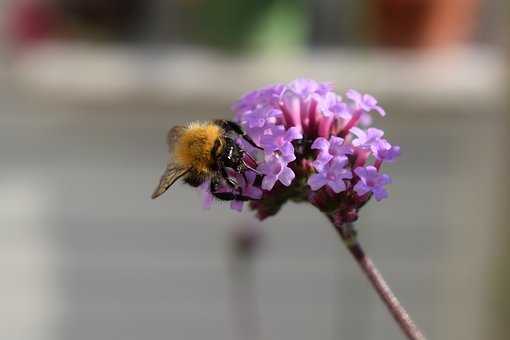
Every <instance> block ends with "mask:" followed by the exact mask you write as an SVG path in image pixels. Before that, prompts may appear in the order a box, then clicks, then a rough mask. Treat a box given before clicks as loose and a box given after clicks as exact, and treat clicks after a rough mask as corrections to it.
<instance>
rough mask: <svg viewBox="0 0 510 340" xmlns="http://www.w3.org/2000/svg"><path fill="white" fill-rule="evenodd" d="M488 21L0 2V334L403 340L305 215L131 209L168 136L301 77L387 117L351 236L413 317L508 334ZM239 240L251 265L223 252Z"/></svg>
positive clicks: (428, 8)
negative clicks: (385, 177) (381, 185)
mask: <svg viewBox="0 0 510 340" xmlns="http://www.w3.org/2000/svg"><path fill="white" fill-rule="evenodd" d="M508 9H509V5H508V4H507V3H506V1H503V0H492V1H488V0H487V1H482V0H363V1H349V0H338V1H334V0H315V1H312V0H297V1H291V0H258V1H257V0H245V1H240V0H238V1H235V0H214V1H213V0H0V41H1V43H0V78H1V79H0V129H1V132H0V150H1V151H0V155H1V165H0V169H1V170H0V212H1V213H0V221H1V222H0V269H1V279H0V297H1V299H0V300H1V301H2V304H1V305H0V316H1V320H2V321H1V322H0V338H1V339H6V340H7V339H8V340H21V339H23V340H36V339H37V340H39V339H43V340H45V339H51V340H55V339H56V340H68V339H69V340H70V339H72V340H80V339H83V340H90V339H123V340H129V339H142V338H143V339H205V338H207V339H233V340H244V339H275V340H276V339H278V340H284V339H293V340H298V339H374V340H375V339H377V340H381V339H401V338H402V336H401V334H400V333H399V330H398V328H397V326H396V325H395V323H394V322H393V320H392V319H391V317H390V316H389V315H388V314H387V313H386V311H385V309H384V306H383V305H382V303H381V302H380V300H379V299H378V297H377V296H376V295H375V294H374V292H373V291H372V290H371V289H370V288H369V285H368V282H367V281H366V279H365V278H364V277H363V276H362V274H361V272H360V271H359V269H358V268H357V267H356V265H355V264H354V262H353V261H352V259H351V258H350V256H349V254H348V253H347V251H345V249H344V247H343V245H342V244H341V243H340V242H339V240H338V239H337V237H336V234H335V233H334V231H333V230H332V228H331V227H330V226H329V225H328V223H327V222H326V220H325V219H324V218H323V217H322V216H321V215H320V214H319V213H318V212H317V211H315V210H314V209H313V208H312V207H309V206H298V205H295V204H289V205H288V206H286V207H285V208H284V209H283V211H281V212H280V214H279V215H278V216H277V217H275V218H272V219H270V220H267V221H266V222H264V223H262V224H257V223H256V222H255V221H254V219H253V217H252V216H251V215H252V214H251V213H250V212H245V213H243V214H238V213H236V212H233V211H230V210H229V209H227V207H225V206H224V205H222V204H218V205H217V206H216V207H214V208H213V209H212V210H209V211H203V210H202V209H201V199H200V195H199V194H198V193H197V192H194V191H193V190H190V189H189V188H187V187H185V186H183V185H177V186H176V187H175V188H174V189H173V190H172V191H171V192H169V193H168V194H167V195H165V196H163V197H162V198H161V199H159V200H157V201H151V200H150V199H149V195H150V193H151V192H152V190H153V189H154V187H155V185H156V183H157V181H158V179H159V176H160V175H161V173H162V171H163V169H164V166H165V163H166V157H167V151H166V150H167V148H166V145H165V134H166V131H167V130H168V129H169V128H170V127H171V126H173V125H175V124H178V123H183V122H186V121H190V120H195V119H209V118H229V117H231V116H232V113H231V111H230V109H229V108H230V104H231V103H232V102H233V101H234V100H236V99H237V98H239V97H240V96H241V95H242V94H243V93H244V92H246V91H249V90H251V89H254V88H257V87H260V86H263V85H265V84H268V83H272V82H287V81H290V80H293V79H294V78H297V77H310V78H314V79H316V80H319V81H332V82H334V83H335V84H336V88H337V89H338V91H340V92H345V90H347V89H349V88H355V89H359V90H362V91H365V92H368V93H371V94H373V95H374V96H376V97H377V98H378V99H379V100H380V102H381V103H382V105H383V106H384V107H385V109H386V111H387V112H388V113H389V114H388V117H387V119H385V120H379V121H377V122H376V124H378V125H380V126H382V127H383V128H384V129H385V131H386V133H387V134H388V136H390V138H391V140H392V141H393V142H395V143H397V144H400V145H401V146H402V149H403V156H402V157H401V159H400V161H399V162H398V163H397V164H396V165H394V166H389V167H388V168H387V170H388V172H389V173H390V174H391V175H392V176H393V177H394V184H393V185H392V186H391V188H390V192H391V193H390V199H388V200H387V201H384V202H383V203H382V204H375V202H372V203H370V204H369V205H368V206H367V207H366V208H364V210H363V214H362V218H361V219H360V221H359V223H358V227H359V230H360V235H361V236H360V238H361V242H362V244H364V245H365V247H366V250H367V252H368V253H369V254H370V255H371V256H372V257H373V258H374V260H375V262H376V263H377V264H378V265H379V267H380V270H381V271H382V273H383V274H384V275H385V277H386V278H387V280H388V281H389V283H390V285H392V287H393V288H394V290H395V292H396V294H397V295H398V296H399V297H400V299H401V300H402V302H403V304H404V305H405V306H406V307H407V309H408V311H409V312H410V314H411V315H412V316H413V317H414V319H415V321H416V322H417V323H418V324H419V325H420V326H421V328H422V329H423V330H424V332H425V334H427V335H428V337H429V338H430V339H464V340H469V339H508V338H509V337H510V336H509V335H508V322H510V298H509V297H508V292H507V289H508V286H509V284H510V270H509V267H510V266H509V264H510V251H509V250H508V249H507V248H508V244H509V241H510V233H509V231H508V220H507V215H508V208H509V206H508V192H509V191H508V189H510V188H509V186H510V185H509V183H510V181H509V180H508V175H507V172H508V170H507V169H508V165H509V160H508V151H507V149H506V148H507V147H508V141H507V140H506V139H505V138H507V137H508V135H509V124H508V120H509V111H508V102H507V100H506V98H507V93H508V77H507V75H508V69H509V67H510V59H509V54H508V48H507V47H508V45H507V44H506V37H507V36H508V32H509V30H508V28H509V27H508V24H507V23H508V18H507V17H505V13H506V11H508ZM243 228H248V229H246V230H245V229H243ZM233 230H235V231H233ZM239 231H241V234H238V232H239ZM244 232H247V233H248V234H249V235H248V236H250V235H252V234H250V233H255V234H256V235H258V236H257V237H256V239H257V240H258V239H259V237H261V235H260V234H263V235H264V237H263V243H262V247H261V248H260V249H259V250H258V251H257V252H251V251H249V252H247V253H243V252H241V253H240V252H239V251H233V249H237V248H235V246H233V244H232V243H233V242H236V241H235V240H237V242H240V241H239V235H241V236H242V235H243V233H244ZM245 236H246V235H244V236H243V237H245ZM252 236H253V235H252ZM250 237H251V236H250ZM241 239H242V237H241ZM241 241H242V240H241ZM253 245H254V244H252V246H253ZM255 245H256V244H255Z"/></svg>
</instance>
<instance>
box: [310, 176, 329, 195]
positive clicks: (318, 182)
mask: <svg viewBox="0 0 510 340" xmlns="http://www.w3.org/2000/svg"><path fill="white" fill-rule="evenodd" d="M307 183H308V185H309V186H310V188H311V189H312V190H314V191H316V190H319V189H320V188H322V187H323V186H325V185H326V184H327V180H326V177H325V176H324V175H323V174H313V175H312V176H310V178H309V179H308V182H307Z"/></svg>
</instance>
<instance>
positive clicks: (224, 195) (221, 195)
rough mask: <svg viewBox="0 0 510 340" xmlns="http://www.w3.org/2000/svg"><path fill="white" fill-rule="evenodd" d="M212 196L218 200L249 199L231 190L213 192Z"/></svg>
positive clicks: (243, 200)
mask: <svg viewBox="0 0 510 340" xmlns="http://www.w3.org/2000/svg"><path fill="white" fill-rule="evenodd" d="M212 195H213V196H214V197H216V198H217V199H219V200H222V201H242V202H246V201H249V200H250V198H249V197H246V196H243V195H237V194H234V193H233V192H215V193H213V194H212Z"/></svg>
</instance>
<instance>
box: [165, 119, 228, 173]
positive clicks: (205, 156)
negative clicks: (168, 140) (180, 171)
mask: <svg viewBox="0 0 510 340" xmlns="http://www.w3.org/2000/svg"><path fill="white" fill-rule="evenodd" d="M221 132H222V131H221V128H220V127H219V126H217V125H215V124H212V123H191V124H190V125H189V126H188V128H187V129H186V130H185V131H184V132H183V134H182V136H181V137H180V138H179V140H178V141H177V143H176V145H175V149H174V153H175V161H176V162H177V163H178V164H179V165H180V166H182V167H186V168H194V169H196V170H198V171H200V172H203V173H207V172H209V169H210V167H211V165H212V164H213V163H214V159H213V158H212V155H211V150H212V148H213V146H214V143H215V141H216V140H217V139H218V138H219V137H220V136H221Z"/></svg>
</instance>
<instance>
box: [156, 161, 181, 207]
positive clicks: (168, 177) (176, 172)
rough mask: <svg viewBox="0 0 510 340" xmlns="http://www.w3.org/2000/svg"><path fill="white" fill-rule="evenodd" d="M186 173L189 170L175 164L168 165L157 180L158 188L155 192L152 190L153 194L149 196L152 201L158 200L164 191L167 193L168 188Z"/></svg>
mask: <svg viewBox="0 0 510 340" xmlns="http://www.w3.org/2000/svg"><path fill="white" fill-rule="evenodd" d="M188 171H189V169H186V168H182V167H178V166H176V165H175V164H171V163H170V164H168V165H167V167H166V170H165V173H164V174H163V176H161V179H160V180H159V184H158V187H157V188H156V190H154V193H153V194H152V196H151V197H152V199H155V198H158V197H159V196H161V195H162V194H164V193H165V191H167V190H168V188H170V187H171V186H172V184H174V183H175V181H177V180H178V179H179V178H181V177H182V176H184V175H185V174H186V173H187V172H188Z"/></svg>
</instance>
